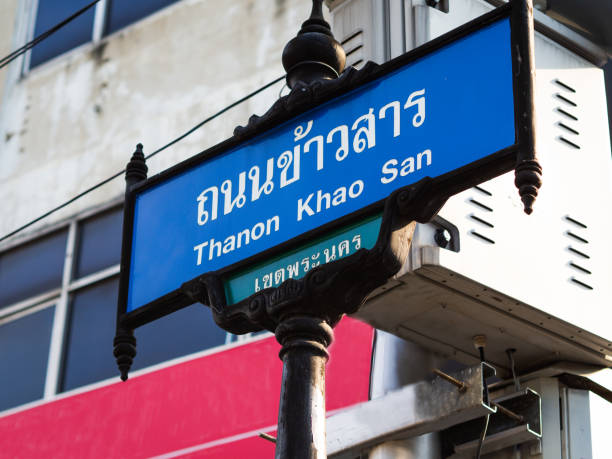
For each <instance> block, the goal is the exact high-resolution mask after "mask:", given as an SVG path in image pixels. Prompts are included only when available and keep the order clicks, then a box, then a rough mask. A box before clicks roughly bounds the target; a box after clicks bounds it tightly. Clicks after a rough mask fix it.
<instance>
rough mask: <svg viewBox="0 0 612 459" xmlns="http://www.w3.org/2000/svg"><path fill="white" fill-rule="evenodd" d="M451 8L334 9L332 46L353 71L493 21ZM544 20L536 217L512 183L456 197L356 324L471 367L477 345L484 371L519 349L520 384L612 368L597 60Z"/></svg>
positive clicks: (611, 266) (471, 2) (339, 5)
mask: <svg viewBox="0 0 612 459" xmlns="http://www.w3.org/2000/svg"><path fill="white" fill-rule="evenodd" d="M449 3H450V5H449V8H448V12H445V11H444V9H445V8H433V7H430V6H427V5H426V4H425V2H424V1H416V0H414V1H412V2H410V1H406V2H384V1H377V0H354V1H347V0H345V1H334V2H328V4H329V5H330V7H331V11H332V21H333V27H334V33H335V35H336V38H337V39H338V40H339V41H344V43H345V48H346V51H347V54H348V62H349V63H354V62H357V64H358V65H359V64H361V62H364V61H367V60H368V59H370V60H376V61H379V62H380V61H382V60H386V59H387V58H391V57H394V56H395V55H398V54H401V53H402V52H404V51H405V50H406V49H410V48H411V47H413V46H418V45H419V44H421V43H422V42H424V41H426V40H428V39H432V38H435V37H437V36H439V35H441V34H443V33H445V32H447V31H449V30H451V29H453V28H454V27H457V26H459V25H460V24H462V23H465V22H467V21H468V20H471V19H474V18H475V17H477V16H479V15H480V14H484V13H485V12H487V11H488V10H490V9H491V8H493V6H492V5H490V4H489V3H487V2H484V1H480V0H466V1H463V2H458V1H454V2H449ZM391 8H396V9H398V10H397V11H391V10H390V9H391ZM380 12H382V13H380ZM538 19H539V20H541V21H544V22H540V23H539V24H538V26H537V27H536V31H537V30H540V31H543V32H547V33H546V35H545V34H543V33H540V32H536V38H535V46H536V49H535V55H536V67H537V73H536V114H537V132H536V137H537V146H538V148H537V150H538V156H539V159H540V162H541V164H542V167H543V170H544V174H543V186H542V188H541V190H540V195H539V197H538V199H537V201H536V203H535V210H534V213H533V214H532V215H531V216H526V215H524V214H523V212H522V204H521V202H520V199H519V197H518V193H517V191H516V189H515V187H514V184H513V180H514V176H513V174H506V175H504V176H501V177H498V178H497V179H494V180H491V181H489V182H486V183H483V184H482V185H481V186H478V187H475V188H473V189H470V190H468V191H465V192H463V193H461V194H459V195H456V196H454V197H453V198H451V199H450V200H449V201H448V202H447V204H446V205H445V206H444V208H443V209H442V211H441V212H440V213H439V216H438V217H437V218H436V219H435V220H434V221H433V222H431V223H429V224H426V225H418V227H417V230H416V233H415V237H414V240H413V244H412V250H411V253H410V256H409V257H408V259H407V260H406V261H405V264H404V268H403V269H402V270H401V272H400V273H398V274H397V275H396V276H395V278H394V279H392V280H390V281H389V282H388V284H387V285H385V286H384V287H383V288H381V289H379V290H378V291H376V292H375V293H374V294H373V295H371V297H370V299H369V301H368V302H367V303H366V305H365V306H364V307H363V308H362V309H361V310H360V311H359V312H358V313H357V317H359V318H361V319H362V320H365V321H366V322H368V323H370V324H372V325H374V326H375V327H377V328H379V329H382V330H386V331H389V332H391V333H394V334H396V335H398V336H401V337H404V338H406V339H409V340H411V341H414V342H417V343H419V344H421V345H423V346H425V347H427V348H429V349H433V350H436V351H438V352H441V353H443V354H445V355H448V356H451V357H453V358H454V359H456V360H459V361H463V362H465V363H469V364H472V363H474V362H476V361H478V353H477V351H476V350H475V349H474V346H473V342H472V337H473V336H474V335H476V334H485V335H487V337H488V343H489V344H488V346H487V360H488V361H490V362H492V363H494V364H496V365H498V366H499V368H502V369H503V368H507V367H508V363H507V362H508V358H507V354H506V350H507V349H516V353H515V359H516V360H517V363H518V365H519V366H520V368H521V370H522V371H527V370H529V369H535V368H538V367H542V366H543V365H546V364H549V363H552V362H559V361H571V362H580V363H583V364H593V365H596V366H611V365H612V327H611V326H610V324H611V323H612V261H611V260H610V258H611V257H612V236H610V234H611V232H612V167H611V157H610V138H609V131H608V115H607V109H606V95H605V86H604V76H603V71H602V70H601V69H600V68H599V67H598V66H597V65H595V64H593V63H592V61H593V60H595V59H593V56H598V55H601V54H602V53H601V52H600V51H599V50H598V49H597V47H596V46H595V45H593V44H591V43H589V42H587V41H586V40H585V39H583V38H581V37H578V36H577V35H576V34H573V33H572V32H571V31H569V29H567V28H565V27H564V26H562V25H560V24H558V23H556V22H554V21H553V20H552V19H550V18H548V17H545V16H543V15H536V20H538ZM551 37H552V38H551ZM553 38H555V39H556V41H555V39H553ZM559 38H562V40H559ZM559 41H563V45H562V44H560V43H559ZM357 42H358V43H357ZM346 43H348V44H349V45H351V46H348V47H347V46H346ZM353 45H354V46H353ZM353 48H355V49H353ZM570 48H571V49H570ZM604 56H605V54H604ZM587 58H590V61H589V60H587ZM491 116H495V112H492V113H491ZM439 134H440V135H444V126H440V127H439ZM458 153H459V154H460V152H458Z"/></svg>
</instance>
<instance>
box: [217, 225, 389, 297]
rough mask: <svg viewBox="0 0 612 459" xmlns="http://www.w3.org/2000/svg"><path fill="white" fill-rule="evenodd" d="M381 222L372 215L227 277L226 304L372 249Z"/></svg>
mask: <svg viewBox="0 0 612 459" xmlns="http://www.w3.org/2000/svg"><path fill="white" fill-rule="evenodd" d="M381 222H382V215H375V216H373V217H370V218H367V219H365V220H363V221H360V222H358V223H356V224H354V225H349V226H348V227H346V228H342V229H340V230H338V231H334V232H333V233H332V234H329V235H326V236H324V237H322V238H319V239H317V240H315V241H312V242H310V243H309V244H306V245H305V246H301V247H298V248H296V249H294V250H292V251H290V252H289V253H286V254H283V255H281V256H279V257H277V258H275V259H273V260H267V261H265V262H263V263H260V264H259V265H256V266H253V267H249V268H247V269H246V270H244V271H241V272H238V273H236V274H234V275H232V276H230V277H229V278H228V279H227V281H226V282H225V295H226V296H227V302H228V304H234V303H237V302H238V301H241V300H243V299H245V298H247V297H249V296H251V295H252V294H254V293H256V292H259V291H260V290H261V289H264V288H270V287H278V286H279V285H280V284H281V283H282V282H284V281H285V279H301V278H302V277H304V276H305V275H306V273H307V272H308V271H310V270H311V269H313V268H316V267H317V266H320V265H322V264H325V263H329V262H331V261H336V260H341V259H342V258H344V257H348V256H349V255H351V254H353V253H355V252H356V251H357V250H359V249H361V248H364V249H371V248H372V247H374V244H376V239H377V238H378V231H379V229H380V224H381Z"/></svg>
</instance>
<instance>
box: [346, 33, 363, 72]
mask: <svg viewBox="0 0 612 459" xmlns="http://www.w3.org/2000/svg"><path fill="white" fill-rule="evenodd" d="M342 47H343V48H344V51H345V53H346V67H350V66H353V67H356V68H361V67H362V66H363V64H364V62H363V30H357V31H356V32H353V33H352V34H350V35H349V36H348V37H346V38H345V39H344V40H342Z"/></svg>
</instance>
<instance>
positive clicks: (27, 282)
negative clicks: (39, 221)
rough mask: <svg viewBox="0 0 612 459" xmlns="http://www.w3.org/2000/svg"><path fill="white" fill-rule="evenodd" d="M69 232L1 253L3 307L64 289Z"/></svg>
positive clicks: (0, 277) (0, 285)
mask: <svg viewBox="0 0 612 459" xmlns="http://www.w3.org/2000/svg"><path fill="white" fill-rule="evenodd" d="M66 237H67V232H66V231H61V232H59V233H55V234H52V235H50V236H46V237H44V238H42V239H39V240H36V241H34V242H31V243H29V244H26V245H23V246H19V247H17V248H15V249H12V250H9V251H8V252H4V253H2V254H0V308H2V307H3V306H7V305H9V304H11V303H15V302H17V301H20V300H23V299H25V298H28V297H30V296H33V295H37V294H39V293H43V292H46V291H48V290H51V289H53V288H58V287H61V285H62V271H63V267H64V257H65V254H66Z"/></svg>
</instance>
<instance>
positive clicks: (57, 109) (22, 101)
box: [0, 0, 311, 247]
mask: <svg viewBox="0 0 612 459" xmlns="http://www.w3.org/2000/svg"><path fill="white" fill-rule="evenodd" d="M28 3H29V2H28V1H27V0H23V1H22V2H19V1H17V0H10V1H4V2H2V5H1V6H0V13H1V14H0V50H2V54H3V55H4V54H5V53H6V51H8V50H9V49H14V48H15V47H17V46H19V44H23V41H19V40H20V38H19V36H23V35H25V34H24V30H25V29H24V26H25V24H26V22H27V21H26V15H25V14H24V13H22V12H21V11H28V10H29V8H28ZM310 6H311V2H308V1H304V0H236V1H232V2H219V1H217V0H182V1H180V2H177V3H176V4H174V5H171V6H169V7H167V8H166V9H163V10H161V11H159V12H157V13H155V14H154V15H152V16H149V17H147V18H145V19H143V20H141V21H140V22H137V23H135V24H133V25H132V26H129V27H127V28H125V29H122V30H120V31H118V32H116V33H115V34H113V35H111V36H109V37H106V38H104V39H103V40H102V41H101V42H99V43H89V44H86V45H83V46H81V47H79V48H77V49H75V50H73V51H71V52H69V53H67V54H64V55H62V56H59V57H57V58H56V59H54V60H52V61H49V62H47V63H45V64H43V65H41V66H39V67H36V68H34V69H33V70H32V71H31V72H29V73H27V74H25V75H21V73H20V66H21V61H20V60H17V61H15V62H14V63H13V64H11V65H10V66H8V67H6V68H5V69H3V70H0V83H3V88H4V89H3V93H2V106H1V107H0V202H2V211H3V218H2V219H0V235H4V234H6V233H8V232H9V231H11V230H13V229H14V228H16V227H18V226H20V225H22V224H24V223H25V222H27V221H29V220H31V219H32V218H35V217H37V216H38V215H40V214H41V213H43V212H45V211H47V210H48V209H50V208H52V207H54V206H55V205H58V204H60V203H62V202H63V201H65V200H67V199H69V198H70V197H72V196H73V195H75V194H77V193H79V192H81V191H83V190H84V189H86V188H88V187H89V186H91V185H92V184H95V183H97V182H99V181H101V180H103V179H105V178H106V177H108V176H109V175H111V174H113V173H115V172H117V171H119V170H121V169H122V168H123V167H124V166H125V163H126V162H127V161H128V160H129V157H130V154H131V152H132V151H133V149H134V146H135V144H136V143H137V142H142V143H143V144H144V146H145V153H148V152H151V151H153V150H155V149H157V148H158V147H160V146H162V145H164V144H165V143H167V142H168V141H170V140H172V139H173V138H175V137H177V136H178V135H180V134H182V133H183V132H185V131H186V130H188V129H190V128H191V127H192V126H194V125H195V124H196V123H198V122H200V121H201V120H203V119H204V118H206V117H207V116H209V115H211V114H213V113H215V112H216V111H217V110H219V109H221V108H223V107H225V106H226V105H228V104H229V103H231V102H233V101H235V100H236V99H239V98H241V97H242V96H244V95H245V94H247V93H248V92H250V91H252V90H254V89H256V88H258V87H260V86H262V85H263V84H265V83H267V82H269V81H271V80H273V79H275V78H277V77H279V76H281V75H283V73H284V72H283V69H282V66H281V64H280V58H281V53H282V49H283V47H284V45H285V43H286V42H287V41H288V40H289V39H290V38H291V37H293V36H294V35H295V34H296V32H297V31H298V30H299V27H300V24H301V22H302V21H303V20H304V19H306V18H307V17H308V14H309V12H310ZM21 40H23V38H21ZM2 80H5V81H2ZM283 84H284V83H283V82H280V83H278V84H276V85H275V86H274V87H272V88H270V89H268V90H266V91H265V92H264V93H262V94H260V95H259V96H257V97H255V98H253V99H251V100H249V102H248V103H244V104H242V105H240V106H239V107H237V108H235V109H233V110H232V111H230V112H229V113H227V114H225V115H223V116H221V117H220V118H218V119H217V120H215V121H214V122H211V123H210V124H207V125H206V126H205V127H204V128H202V129H200V130H199V131H198V132H196V133H194V134H193V135H191V136H190V137H189V138H187V139H185V140H184V141H182V142H180V143H179V144H177V145H176V146H174V147H172V148H171V149H169V150H167V151H164V152H163V153H161V154H160V155H158V156H156V157H155V158H153V159H151V161H150V162H149V172H150V174H153V173H157V172H160V171H161V170H163V169H165V168H167V167H168V166H170V165H173V164H175V163H176V162H178V161H180V160H182V159H185V158H187V157H189V156H191V155H193V154H195V153H197V152H199V151H202V150H204V149H206V148H208V147H210V146H212V145H214V144H216V143H218V142H219V141H221V140H224V139H225V138H227V137H229V136H231V134H232V131H233V129H234V127H235V126H236V125H238V124H245V123H246V122H247V120H248V117H249V116H250V115H251V114H253V113H257V114H262V113H263V112H265V111H266V110H267V108H268V107H269V106H270V105H271V104H272V103H273V102H274V100H275V99H276V98H277V97H278V95H279V92H280V91H281V89H282V88H283ZM285 91H286V88H285ZM123 189H124V182H123V179H122V178H118V179H115V180H114V181H113V182H112V183H110V184H108V185H105V186H104V187H102V188H101V189H99V190H97V191H95V192H93V193H91V194H89V195H88V196H86V197H84V198H83V199H81V200H79V201H77V202H76V203H74V204H72V205H70V206H69V207H68V208H66V209H64V210H62V211H60V212H58V213H57V214H54V215H53V216H51V217H49V218H47V219H45V221H44V223H43V225H49V224H52V223H53V222H57V221H58V220H61V219H64V218H66V217H68V216H70V215H73V214H75V213H78V212H79V211H81V210H83V209H86V208H90V207H92V206H95V205H98V204H102V203H104V202H108V201H109V200H112V199H113V198H117V197H119V196H121V194H122V192H123ZM40 226H41V224H39V225H38V226H37V228H40ZM32 229H33V228H31V229H29V230H28V231H26V232H25V233H26V234H27V233H28V232H31V231H32ZM0 247H1V246H0Z"/></svg>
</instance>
